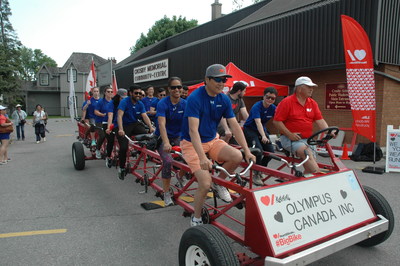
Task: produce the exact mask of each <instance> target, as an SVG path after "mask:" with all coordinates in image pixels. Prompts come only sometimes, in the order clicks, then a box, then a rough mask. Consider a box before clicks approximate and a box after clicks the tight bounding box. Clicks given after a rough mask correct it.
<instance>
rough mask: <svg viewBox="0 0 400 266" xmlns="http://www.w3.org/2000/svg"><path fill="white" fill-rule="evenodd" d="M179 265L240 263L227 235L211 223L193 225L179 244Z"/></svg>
mask: <svg viewBox="0 0 400 266" xmlns="http://www.w3.org/2000/svg"><path fill="white" fill-rule="evenodd" d="M179 265H180V266H191V265H218V266H231V265H233V266H234V265H239V261H238V259H237V257H236V255H235V254H234V253H233V250H232V248H231V244H230V243H229V241H228V239H227V237H226V236H225V235H224V234H223V233H222V232H221V230H219V229H218V228H217V227H215V226H213V225H209V224H205V225H199V226H195V227H191V228H189V229H187V230H186V231H185V233H184V234H183V235H182V238H181V242H180V244H179Z"/></svg>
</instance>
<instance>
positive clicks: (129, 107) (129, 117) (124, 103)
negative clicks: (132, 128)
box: [118, 97, 146, 125]
mask: <svg viewBox="0 0 400 266" xmlns="http://www.w3.org/2000/svg"><path fill="white" fill-rule="evenodd" d="M118 110H122V111H124V115H123V117H122V124H123V125H128V124H132V123H134V122H137V121H138V117H140V116H141V114H143V113H146V109H145V107H144V104H143V103H142V102H141V101H137V102H136V104H133V103H132V100H131V97H126V98H125V99H123V100H121V102H120V103H119V105H118Z"/></svg>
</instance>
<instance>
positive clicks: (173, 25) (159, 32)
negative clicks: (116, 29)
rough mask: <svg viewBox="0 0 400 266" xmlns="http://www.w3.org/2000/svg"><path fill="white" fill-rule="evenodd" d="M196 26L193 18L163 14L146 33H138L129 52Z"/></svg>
mask: <svg viewBox="0 0 400 266" xmlns="http://www.w3.org/2000/svg"><path fill="white" fill-rule="evenodd" d="M196 26H197V20H195V19H192V20H189V21H187V20H186V18H182V17H181V16H179V18H177V17H176V16H173V17H172V19H170V18H168V17H167V16H164V17H163V18H162V19H160V20H158V21H156V23H155V24H154V25H153V26H152V27H151V28H150V29H149V31H148V33H147V35H144V34H143V33H142V34H141V35H140V38H139V39H138V40H137V41H136V44H135V45H134V46H132V47H131V48H130V50H131V54H133V53H135V52H136V51H138V50H140V49H142V48H143V47H146V46H149V45H151V44H153V43H156V42H158V41H161V40H163V39H165V38H168V37H171V36H173V35H175V34H178V33H181V32H183V31H186V30H188V29H191V28H193V27H196Z"/></svg>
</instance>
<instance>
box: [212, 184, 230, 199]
mask: <svg viewBox="0 0 400 266" xmlns="http://www.w3.org/2000/svg"><path fill="white" fill-rule="evenodd" d="M213 188H214V190H215V192H217V197H218V198H220V199H221V200H223V201H225V202H226V203H229V202H232V198H231V194H229V192H228V190H227V189H226V187H223V186H220V185H217V184H213Z"/></svg>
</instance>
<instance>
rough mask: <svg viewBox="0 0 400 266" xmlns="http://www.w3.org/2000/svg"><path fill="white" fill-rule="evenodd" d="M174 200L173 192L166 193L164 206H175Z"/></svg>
mask: <svg viewBox="0 0 400 266" xmlns="http://www.w3.org/2000/svg"><path fill="white" fill-rule="evenodd" d="M173 205H174V202H173V201H172V199H171V194H170V193H169V192H165V193H164V207H168V206H173Z"/></svg>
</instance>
